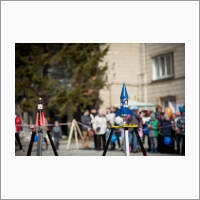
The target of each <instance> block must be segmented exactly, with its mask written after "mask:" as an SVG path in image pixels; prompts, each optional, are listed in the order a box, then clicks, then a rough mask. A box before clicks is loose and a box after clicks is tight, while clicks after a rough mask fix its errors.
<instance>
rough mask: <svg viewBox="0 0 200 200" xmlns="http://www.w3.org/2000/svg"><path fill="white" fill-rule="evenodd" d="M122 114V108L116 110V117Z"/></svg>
mask: <svg viewBox="0 0 200 200" xmlns="http://www.w3.org/2000/svg"><path fill="white" fill-rule="evenodd" d="M120 115H121V109H119V110H118V111H117V112H116V117H118V116H120Z"/></svg>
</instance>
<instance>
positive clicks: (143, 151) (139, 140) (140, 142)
mask: <svg viewBox="0 0 200 200" xmlns="http://www.w3.org/2000/svg"><path fill="white" fill-rule="evenodd" d="M134 132H135V134H136V137H137V139H138V142H139V144H140V147H141V149H142V153H143V156H147V154H146V151H145V149H144V146H143V144H142V141H141V139H140V136H139V134H138V130H137V129H136V128H134Z"/></svg>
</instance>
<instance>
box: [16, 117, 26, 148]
mask: <svg viewBox="0 0 200 200" xmlns="http://www.w3.org/2000/svg"><path fill="white" fill-rule="evenodd" d="M20 124H21V120H20V116H19V115H15V138H16V140H17V143H18V145H19V148H20V150H21V151H23V152H25V151H24V150H23V148H22V144H21V141H20V137H19V132H20V126H19V125H20Z"/></svg>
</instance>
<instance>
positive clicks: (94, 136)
mask: <svg viewBox="0 0 200 200" xmlns="http://www.w3.org/2000/svg"><path fill="white" fill-rule="evenodd" d="M96 116H97V111H96V109H94V108H93V109H91V111H90V118H91V126H92V128H93V129H94V127H93V123H94V118H95V117H96ZM92 131H93V130H92ZM93 138H94V149H97V144H96V135H95V134H94V135H93Z"/></svg>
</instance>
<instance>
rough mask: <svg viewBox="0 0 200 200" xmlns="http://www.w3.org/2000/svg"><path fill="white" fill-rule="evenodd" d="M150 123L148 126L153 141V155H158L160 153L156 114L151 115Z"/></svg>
mask: <svg viewBox="0 0 200 200" xmlns="http://www.w3.org/2000/svg"><path fill="white" fill-rule="evenodd" d="M150 118H151V119H150V122H149V125H148V128H149V138H150V141H151V153H157V152H158V141H157V137H158V120H157V119H156V117H155V113H153V112H152V113H151V114H150Z"/></svg>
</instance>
